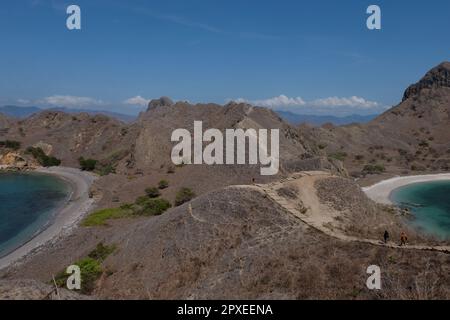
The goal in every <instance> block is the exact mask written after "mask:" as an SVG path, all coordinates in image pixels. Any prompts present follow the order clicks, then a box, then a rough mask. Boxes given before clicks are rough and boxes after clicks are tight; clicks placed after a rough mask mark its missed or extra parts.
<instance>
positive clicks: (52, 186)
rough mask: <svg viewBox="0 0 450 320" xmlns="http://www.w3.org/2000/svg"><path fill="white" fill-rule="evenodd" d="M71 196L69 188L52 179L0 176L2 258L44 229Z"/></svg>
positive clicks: (30, 176)
mask: <svg viewBox="0 0 450 320" xmlns="http://www.w3.org/2000/svg"><path fill="white" fill-rule="evenodd" d="M69 194H70V187H69V185H68V184H67V183H66V182H65V181H63V180H61V179H59V178H57V177H54V176H51V175H45V174H37V173H26V174H21V173H0V257H2V256H4V255H6V254H7V253H9V252H11V251H12V250H14V249H15V248H17V247H18V246H20V245H22V244H24V243H25V242H27V241H29V240H30V239H32V238H33V236H35V235H36V234H38V233H39V232H41V231H42V230H43V229H45V228H46V227H47V226H48V225H49V223H51V220H52V218H53V215H54V213H55V211H56V209H58V208H59V207H61V206H62V205H64V203H65V202H66V201H67V200H68V197H69Z"/></svg>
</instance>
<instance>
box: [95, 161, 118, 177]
mask: <svg viewBox="0 0 450 320" xmlns="http://www.w3.org/2000/svg"><path fill="white" fill-rule="evenodd" d="M96 167H97V169H96V172H97V173H98V174H99V175H101V176H107V175H108V174H110V173H116V168H114V166H113V165H111V164H107V165H102V164H100V165H99V166H96Z"/></svg>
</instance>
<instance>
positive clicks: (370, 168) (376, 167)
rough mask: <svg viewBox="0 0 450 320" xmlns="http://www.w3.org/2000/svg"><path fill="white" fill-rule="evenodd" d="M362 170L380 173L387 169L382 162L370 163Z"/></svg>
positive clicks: (369, 172) (367, 172) (368, 172)
mask: <svg viewBox="0 0 450 320" xmlns="http://www.w3.org/2000/svg"><path fill="white" fill-rule="evenodd" d="M362 171H363V173H366V174H380V173H383V172H384V171H386V168H385V167H384V166H383V165H382V164H368V165H365V166H364V168H363V170H362Z"/></svg>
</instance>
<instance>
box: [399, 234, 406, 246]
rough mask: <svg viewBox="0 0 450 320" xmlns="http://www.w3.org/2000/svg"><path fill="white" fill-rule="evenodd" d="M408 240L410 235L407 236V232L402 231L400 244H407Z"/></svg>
mask: <svg viewBox="0 0 450 320" xmlns="http://www.w3.org/2000/svg"><path fill="white" fill-rule="evenodd" d="M407 241H408V237H407V236H406V233H405V232H402V234H401V235H400V246H403V245H406V242H407Z"/></svg>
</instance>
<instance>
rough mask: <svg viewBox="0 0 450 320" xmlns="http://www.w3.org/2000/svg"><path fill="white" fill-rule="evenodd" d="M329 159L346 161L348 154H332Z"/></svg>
mask: <svg viewBox="0 0 450 320" xmlns="http://www.w3.org/2000/svg"><path fill="white" fill-rule="evenodd" d="M328 157H329V158H331V159H336V160H339V161H344V160H345V158H347V153H346V152H336V153H332V154H330V155H329V156H328Z"/></svg>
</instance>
